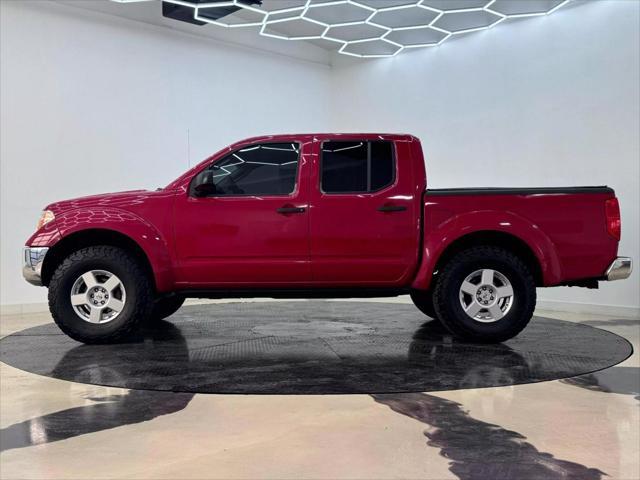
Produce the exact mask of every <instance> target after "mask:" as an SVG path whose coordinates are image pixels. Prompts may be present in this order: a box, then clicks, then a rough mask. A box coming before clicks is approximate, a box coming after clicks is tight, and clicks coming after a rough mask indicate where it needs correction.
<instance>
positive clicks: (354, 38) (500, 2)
mask: <svg viewBox="0 0 640 480" xmlns="http://www.w3.org/2000/svg"><path fill="white" fill-rule="evenodd" d="M111 1H113V2H118V3H136V2H150V1H159V0H111ZM161 1H162V3H163V6H170V7H172V8H173V9H176V8H177V9H181V10H182V11H181V12H180V15H181V16H182V18H180V15H178V16H174V17H171V18H174V19H178V20H182V21H190V22H191V23H196V24H198V25H203V24H212V25H216V26H218V27H225V28H242V27H254V28H256V29H257V31H258V33H259V34H260V35H263V36H267V37H272V38H278V39H280V40H311V41H314V40H315V41H320V42H324V43H330V44H335V46H336V48H337V49H338V52H339V53H341V54H343V55H350V56H355V57H362V58H374V57H392V56H394V55H397V54H398V53H400V52H401V51H403V50H405V49H409V48H420V47H433V46H437V45H441V44H442V42H444V41H446V40H447V39H448V38H450V37H451V36H453V35H458V34H463V33H469V32H475V31H479V30H486V29H488V28H492V27H494V26H496V25H498V24H499V23H501V22H503V21H505V20H508V19H511V18H524V17H537V16H542V15H549V14H551V13H553V12H555V11H556V10H558V9H559V8H560V7H562V6H564V5H566V4H567V3H569V2H570V1H571V0H161ZM185 15H186V16H187V17H188V19H187V20H185Z"/></svg>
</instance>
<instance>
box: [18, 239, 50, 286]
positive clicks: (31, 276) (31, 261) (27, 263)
mask: <svg viewBox="0 0 640 480" xmlns="http://www.w3.org/2000/svg"><path fill="white" fill-rule="evenodd" d="M48 251H49V247H24V249H23V250H22V276H23V277H24V279H25V280H26V281H27V282H29V283H30V284H32V285H36V286H38V287H41V286H42V264H43V263H44V257H45V256H46V255H47V252H48Z"/></svg>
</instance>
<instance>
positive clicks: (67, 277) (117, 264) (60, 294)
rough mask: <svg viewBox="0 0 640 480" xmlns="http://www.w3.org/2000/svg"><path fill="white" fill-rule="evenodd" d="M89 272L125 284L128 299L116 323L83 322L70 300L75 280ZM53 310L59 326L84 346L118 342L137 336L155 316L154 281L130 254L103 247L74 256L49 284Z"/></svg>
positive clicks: (90, 249) (84, 250) (66, 261)
mask: <svg viewBox="0 0 640 480" xmlns="http://www.w3.org/2000/svg"><path fill="white" fill-rule="evenodd" d="M89 270H106V271H109V272H111V273H113V274H114V275H117V276H118V277H119V278H120V280H121V281H122V282H123V284H124V288H125V291H126V295H127V299H126V302H125V306H124V309H123V310H122V312H120V314H119V315H118V316H117V317H116V318H115V319H113V320H111V321H109V322H106V323H103V324H93V323H90V322H87V321H85V320H83V319H81V318H80V317H79V316H78V314H77V313H76V312H75V310H74V308H73V306H72V305H71V301H70V293H71V287H72V285H73V283H74V282H75V280H76V279H77V278H78V277H79V276H80V275H82V274H83V273H86V272H87V271H89ZM48 299H49V311H50V312H51V315H52V317H53V320H54V321H55V323H56V324H57V325H58V327H59V328H60V329H61V330H62V331H63V332H64V333H65V334H67V335H68V336H69V337H71V338H73V339H74V340H77V341H79V342H82V343H90V344H91V343H115V342H118V341H122V340H124V339H126V338H127V337H129V336H130V335H131V334H133V333H134V332H135V331H136V330H137V328H138V326H139V325H140V324H141V323H142V322H144V321H145V320H146V319H147V318H148V317H149V315H150V314H151V309H152V308H153V301H154V294H153V287H152V284H151V280H150V278H149V277H148V275H147V274H146V272H145V271H144V269H143V268H142V266H141V265H140V263H139V262H138V261H137V260H136V258H135V257H134V256H133V255H131V254H130V253H129V252H127V251H126V250H124V249H122V248H118V247H114V246H108V245H99V246H92V247H86V248H82V249H80V250H77V251H75V252H73V253H72V254H70V255H69V256H68V257H67V258H65V259H64V261H62V263H61V264H60V265H59V266H58V268H57V269H56V270H55V272H54V274H53V276H52V277H51V281H50V282H49V292H48Z"/></svg>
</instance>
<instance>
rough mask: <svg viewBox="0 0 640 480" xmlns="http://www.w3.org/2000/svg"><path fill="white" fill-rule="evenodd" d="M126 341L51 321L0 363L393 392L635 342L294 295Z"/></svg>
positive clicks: (531, 372)
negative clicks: (493, 332)
mask: <svg viewBox="0 0 640 480" xmlns="http://www.w3.org/2000/svg"><path fill="white" fill-rule="evenodd" d="M153 326H154V328H149V329H148V330H146V331H144V332H142V333H141V334H140V335H139V336H138V337H137V338H133V339H132V340H131V341H130V342H128V343H122V344H117V345H82V344H79V343H77V342H75V341H73V340H71V339H70V338H68V337H67V336H65V335H64V334H62V333H61V332H60V330H58V328H57V327H56V326H55V325H54V324H46V325H41V326H38V327H33V328H29V329H26V330H23V331H21V332H18V333H15V334H12V335H9V336H8V337H5V338H4V339H2V340H1V341H0V355H1V358H2V361H3V362H5V363H7V364H9V365H12V366H14V367H16V368H19V369H22V370H26V371H28V372H32V373H36V374H39V375H46V376H48V377H54V378H58V379H63V380H69V381H74V382H80V383H89V384H96V385H107V386H114V387H124V388H134V389H146V390H163V391H173V392H195V393H259V394H267V393H268V394H292V393H294V394H321V393H391V392H426V391H437V390H455V389H462V388H479V387H492V386H503V385H514V384H521V383H531V382H539V381H543V380H553V379H558V378H565V377H571V376H576V375H580V374H585V373H589V372H593V371H595V370H600V369H603V368H606V367H610V366H612V365H615V364H617V363H619V362H621V361H623V360H624V359H626V358H627V357H628V356H629V355H630V354H631V352H632V347H631V345H630V344H629V343H628V342H627V341H626V340H625V339H623V338H621V337H619V336H617V335H615V334H613V333H610V332H607V331H604V330H600V329H598V328H593V327H589V326H585V325H580V324H576V323H571V322H563V321H559V320H552V319H548V318H540V317H536V318H534V319H533V320H532V321H531V323H530V324H529V326H528V327H527V328H526V329H525V330H524V332H522V333H521V334H520V335H519V336H518V337H516V338H514V339H512V340H510V341H508V342H505V343H503V344H498V345H480V344H470V343H461V342H458V341H457V340H455V339H452V338H451V337H450V336H449V335H447V334H446V333H444V331H443V330H442V328H441V327H440V325H439V324H438V323H437V322H435V321H431V320H430V319H429V318H428V317H425V316H424V315H423V314H421V313H420V312H419V311H418V310H417V309H416V308H415V307H414V306H413V305H406V304H397V303H377V302H341V301H309V302H307V301H298V302H295V301H291V302H260V303H226V304H213V305H198V306H190V307H184V308H182V309H181V310H179V311H178V312H177V313H176V314H174V315H173V316H172V317H170V318H169V319H168V321H157V322H155V324H153Z"/></svg>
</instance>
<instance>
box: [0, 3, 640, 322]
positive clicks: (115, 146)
mask: <svg viewBox="0 0 640 480" xmlns="http://www.w3.org/2000/svg"><path fill="white" fill-rule="evenodd" d="M85 3H86V2H85ZM639 5H640V2H636V1H626V0H619V1H614V0H608V1H603V2H592V3H588V4H585V5H580V6H578V7H574V8H566V9H561V10H559V11H558V12H556V13H554V14H553V15H551V16H548V17H543V18H538V19H528V20H523V21H521V22H520V24H518V25H515V24H512V25H508V24H506V23H505V24H502V25H500V26H499V27H497V28H495V29H492V30H488V31H485V32H480V33H474V34H470V35H468V36H466V37H465V38H460V39H457V40H453V41H449V42H447V43H445V44H443V45H442V46H441V47H438V48H434V49H424V50H416V51H413V52H407V53H403V54H402V55H399V56H397V57H395V58H391V59H379V60H368V61H353V60H350V59H348V58H346V57H335V59H334V66H333V69H329V68H328V67H327V66H323V65H319V64H318V63H317V62H316V63H314V62H305V61H303V60H300V59H297V60H294V59H291V58H288V57H286V56H282V55H275V54H268V53H264V52H258V51H252V50H249V49H247V48H235V47H233V46H230V45H228V44H225V43H219V42H216V41H214V40H210V39H206V38H201V37H195V36H191V35H187V34H184V33H180V32H175V31H172V30H168V29H166V28H161V27H157V26H153V25H148V24H145V23H140V22H134V21H131V20H127V19H123V18H119V17H113V16H110V15H105V14H101V13H97V12H92V11H86V10H84V9H79V8H73V7H69V6H67V5H60V4H56V3H52V2H46V1H45V2H34V1H21V2H17V1H16V2H5V1H0V8H1V12H0V13H1V15H0V17H1V21H2V24H1V28H0V32H1V35H2V37H1V53H0V54H1V56H2V69H1V75H2V76H1V101H0V104H1V142H0V144H1V145H0V147H1V152H0V153H1V163H2V164H1V172H0V177H1V178H0V181H1V193H0V195H1V196H0V216H1V218H0V220H1V227H2V231H1V235H0V263H1V266H0V304H25V303H32V302H43V301H44V300H45V293H46V292H45V289H42V288H40V289H39V288H36V287H32V286H30V285H28V284H26V283H25V282H24V281H23V280H22V278H21V274H20V248H21V246H22V244H23V242H24V240H26V238H27V237H28V236H29V235H30V234H31V233H32V231H33V228H34V222H35V220H36V218H37V216H38V214H39V211H40V210H41V209H42V207H43V206H44V205H46V204H47V203H49V202H51V201H55V200H60V199H63V198H69V197H74V196H79V195H86V194H91V193H97V192H106V191H117V190H124V189H132V188H140V187H143V188H154V187H156V186H159V185H164V184H166V183H168V182H169V181H170V180H171V179H172V178H174V177H176V176H177V175H178V174H179V173H181V172H182V171H183V170H185V169H186V167H187V166H188V163H189V161H190V163H191V164H192V165H193V164H194V163H195V162H197V161H199V160H200V159H202V158H203V157H205V156H206V155H208V154H209V153H211V152H213V151H215V150H217V149H218V148H220V147H222V146H224V145H226V144H228V143H230V142H232V141H234V140H237V139H238V138H239V137H245V136H250V135H255V134H262V133H277V132H286V131H298V132H299V131H314V130H315V131H321V130H332V131H390V132H409V133H413V134H416V135H418V136H419V137H420V138H421V139H422V140H423V143H424V150H425V154H426V156H427V168H428V175H429V179H428V180H429V184H430V186H432V187H434V188H437V187H447V186H460V187H464V186H502V185H511V186H533V185H542V186H551V185H582V184H604V183H606V184H609V185H611V186H613V187H615V189H616V191H617V193H618V195H619V197H620V199H621V202H622V212H623V241H622V244H621V248H620V251H621V253H624V254H628V255H631V256H633V257H634V259H635V260H636V262H637V265H636V272H635V273H634V277H633V279H632V280H628V281H624V282H614V283H611V284H605V285H603V287H602V288H601V290H599V291H591V290H585V289H546V290H544V291H541V292H540V295H541V298H543V299H546V300H561V301H573V302H585V303H591V304H594V303H595V304H604V305H622V306H627V307H634V308H636V310H637V308H638V305H639V298H638V297H639V289H640V285H639V282H638V278H639V276H638V272H639V271H640V262H639V261H640V251H639V245H638V243H639V240H638V230H639V228H640V227H639V224H638V222H639V218H638V217H639V212H638V205H639V204H640V198H639V193H638V192H639V186H638V182H639V176H640V171H639V169H640V167H639V163H640V160H639V157H640V147H639V133H640V132H639V131H640V125H639V117H640V112H639V105H640V98H639V91H638V90H639V87H638V85H639V82H640V74H639V65H638V61H639V60H638V59H639V56H640V52H639V51H638V48H639V47H638V46H639V44H640V39H639V38H638V22H640V16H639V8H640V7H639ZM284 43H286V44H287V48H289V49H290V48H291V45H290V43H291V42H284ZM274 45H275V44H274ZM303 50H304V49H303V48H302V50H301V51H300V52H296V56H298V57H300V56H304V52H303ZM287 53H288V54H291V52H287ZM309 58H310V59H313V60H317V59H318V56H317V54H314V55H310V56H309ZM187 130H188V131H189V140H190V141H189V144H188V142H187ZM189 159H190V160H189Z"/></svg>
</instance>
